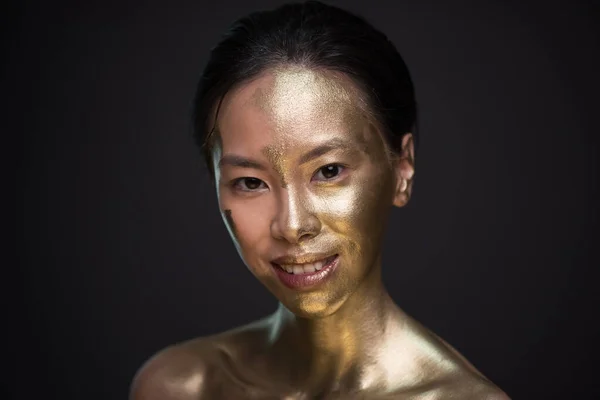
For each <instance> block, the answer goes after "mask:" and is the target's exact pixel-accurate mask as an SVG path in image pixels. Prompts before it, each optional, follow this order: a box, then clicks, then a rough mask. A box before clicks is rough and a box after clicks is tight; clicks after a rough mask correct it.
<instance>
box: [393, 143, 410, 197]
mask: <svg viewBox="0 0 600 400" xmlns="http://www.w3.org/2000/svg"><path fill="white" fill-rule="evenodd" d="M393 166H394V173H395V176H396V189H395V191H394V201H393V204H394V205H395V206H396V207H403V206H405V205H406V203H408V200H409V199H410V194H411V192H412V183H413V176H414V174H415V144H414V138H413V135H412V133H406V134H405V135H404V136H403V137H402V148H401V149H400V155H399V156H398V157H396V158H395V159H394V161H393Z"/></svg>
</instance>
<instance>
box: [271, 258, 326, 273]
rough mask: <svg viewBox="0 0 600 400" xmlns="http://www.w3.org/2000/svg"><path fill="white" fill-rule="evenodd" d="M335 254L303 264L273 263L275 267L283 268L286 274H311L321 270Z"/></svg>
mask: <svg viewBox="0 0 600 400" xmlns="http://www.w3.org/2000/svg"><path fill="white" fill-rule="evenodd" d="M336 256H337V255H333V256H331V257H328V258H324V259H322V260H318V261H315V262H310V263H303V264H291V263H290V264H275V265H276V266H277V267H279V268H281V269H283V270H285V271H286V272H287V273H288V274H294V275H302V274H311V273H313V272H316V271H320V270H322V269H323V268H324V267H325V266H326V265H328V264H330V263H331V262H332V261H333V260H334V259H335V257H336Z"/></svg>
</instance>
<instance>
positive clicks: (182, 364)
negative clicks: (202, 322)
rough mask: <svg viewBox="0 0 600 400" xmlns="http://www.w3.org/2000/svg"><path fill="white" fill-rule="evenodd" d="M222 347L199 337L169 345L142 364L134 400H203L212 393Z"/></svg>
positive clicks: (137, 378)
mask: <svg viewBox="0 0 600 400" xmlns="http://www.w3.org/2000/svg"><path fill="white" fill-rule="evenodd" d="M217 353H218V346H217V344H216V343H215V340H214V339H210V338H199V339H194V340H191V341H188V342H184V343H180V344H177V345H173V346H169V347H167V348H165V349H163V350H161V351H159V352H158V353H156V354H155V355H154V356H152V357H151V358H150V359H149V360H148V361H146V362H145V363H144V365H142V367H141V368H140V369H139V370H138V372H137V373H136V375H135V377H134V379H133V382H132V384H131V390H130V397H129V398H130V400H187V399H195V400H197V399H201V398H203V397H204V396H203V395H204V393H206V392H207V391H208V390H209V387H208V386H209V384H210V382H209V379H210V375H211V373H212V372H213V371H214V368H215V359H216V358H217Z"/></svg>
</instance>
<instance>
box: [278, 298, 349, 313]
mask: <svg viewBox="0 0 600 400" xmlns="http://www.w3.org/2000/svg"><path fill="white" fill-rule="evenodd" d="M335 297H337V296H332V295H331V294H329V293H324V292H312V293H310V292H309V293H301V294H300V293H298V295H297V296H296V297H295V298H294V299H289V298H287V299H281V298H279V301H280V302H281V303H282V304H283V305H284V306H285V308H287V309H288V310H289V311H290V312H291V313H293V314H294V315H296V316H297V317H300V318H306V319H319V318H325V317H328V316H330V315H332V314H334V313H335V312H336V311H337V310H338V309H339V308H340V307H341V306H342V304H343V303H344V301H345V300H346V298H345V296H344V297H343V298H338V299H336V298H335Z"/></svg>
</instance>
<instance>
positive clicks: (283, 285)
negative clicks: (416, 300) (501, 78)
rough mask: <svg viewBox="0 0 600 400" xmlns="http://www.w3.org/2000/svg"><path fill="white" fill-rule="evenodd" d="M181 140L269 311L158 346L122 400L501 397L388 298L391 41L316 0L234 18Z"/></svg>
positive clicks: (396, 96) (396, 159) (410, 154)
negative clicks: (271, 303)
mask: <svg viewBox="0 0 600 400" xmlns="http://www.w3.org/2000/svg"><path fill="white" fill-rule="evenodd" d="M195 112H196V114H195V119H196V120H195V124H196V135H197V136H196V138H197V141H198V143H199V145H200V146H201V148H202V149H203V152H204V155H205V156H206V159H207V162H208V166H209V169H210V170H211V173H212V176H213V177H214V182H215V186H216V191H217V196H218V200H219V205H220V208H221V212H222V215H223V219H224V222H225V225H226V226H227V228H228V230H229V232H230V234H231V237H232V239H233V241H234V243H235V245H236V248H237V250H238V252H239V254H240V256H241V258H242V259H243V261H244V262H245V264H246V265H247V266H248V268H249V269H250V271H251V272H252V273H253V274H254V275H255V276H256V278H257V279H258V280H259V281H261V282H262V283H263V284H264V285H265V286H266V287H267V289H268V290H269V291H270V292H271V293H272V294H273V295H274V296H275V297H276V298H277V299H278V300H279V304H280V305H279V308H278V309H277V310H276V311H275V313H274V314H273V315H271V316H268V317H266V318H264V319H262V320H260V321H256V322H254V323H252V324H250V325H247V326H243V327H240V328H237V329H234V330H231V331H228V332H225V333H221V334H218V335H214V336H211V337H205V338H199V339H195V340H191V341H189V342H186V343H183V344H178V345H175V346H171V347H169V348H167V349H165V350H163V351H161V352H160V353H158V354H157V355H155V356H154V357H153V358H152V359H150V360H149V361H148V362H147V363H146V364H145V365H144V366H143V367H142V369H141V370H140V371H139V373H138V374H137V376H136V378H135V380H134V383H133V386H132V398H133V399H136V400H137V399H144V400H150V399H199V398H201V399H245V398H248V399H314V398H328V399H330V398H331V399H333V398H339V399H351V398H361V399H362V398H398V399H400V398H402V399H404V398H411V399H442V398H456V399H506V398H507V397H506V395H505V394H504V393H503V392H502V391H501V390H500V389H498V388H497V387H496V386H494V385H493V384H492V383H491V382H489V381H488V380H487V379H486V378H485V377H484V376H483V375H482V374H481V373H479V372H478V371H477V370H475V368H474V367H473V366H471V365H470V364H469V363H468V362H467V361H466V360H465V359H464V358H463V357H462V356H461V355H460V354H458V353H457V352H456V351H455V350H454V349H452V348H451V347H450V346H449V345H448V344H446V343H445V342H444V341H443V340H441V339H440V338H438V337H437V336H435V335H434V334H432V333H431V332H429V331H428V330H427V329H425V328H424V327H423V326H421V325H420V324H419V323H417V322H416V321H415V320H413V319H412V318H411V317H409V316H408V315H407V314H405V313H404V312H403V311H402V310H401V309H400V308H398V306H397V305H396V304H394V302H393V301H392V299H391V298H390V296H389V295H388V293H387V292H386V289H385V288H384V286H383V284H382V281H381V244H382V236H383V233H384V230H385V224H386V221H387V218H388V213H389V212H390V209H391V207H392V206H397V207H402V206H404V205H405V204H406V203H407V202H408V200H409V199H410V195H411V191H412V187H413V176H414V165H415V142H416V136H415V133H414V131H413V127H414V125H415V116H416V105H415V99H414V91H413V85H412V82H411V79H410V76H409V73H408V70H407V68H406V66H405V64H404V62H403V60H402V58H401V57H400V55H399V54H398V52H397V51H396V49H395V48H394V46H393V45H392V44H391V43H390V42H389V41H388V40H387V39H386V37H385V36H384V35H383V34H381V33H380V32H378V31H376V30H375V29H374V28H373V27H371V26H370V25H369V24H368V23H366V22H365V21H364V20H362V19H360V18H358V17H356V16H353V15H351V14H349V13H347V12H345V11H342V10H340V9H338V8H334V7H331V6H326V5H324V4H321V3H318V2H308V3H305V4H294V5H287V6H283V7H281V8H279V9H277V10H274V11H270V12H261V13H256V14H253V15H251V16H249V17H247V18H244V19H241V20H240V21H238V22H237V23H236V24H235V25H234V27H233V28H232V29H231V30H230V32H229V33H228V35H227V36H226V37H225V38H224V39H223V40H222V41H221V42H220V43H219V44H218V46H217V47H216V48H215V49H213V51H212V53H211V57H210V60H209V62H208V65H207V66H206V69H205V71H204V74H203V76H202V79H201V81H200V84H199V87H198V90H197V96H196V102H195Z"/></svg>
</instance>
